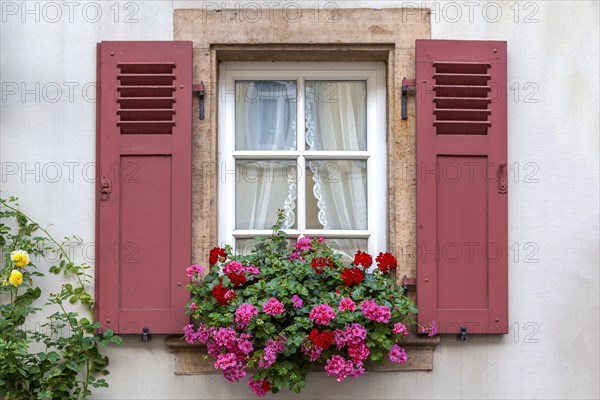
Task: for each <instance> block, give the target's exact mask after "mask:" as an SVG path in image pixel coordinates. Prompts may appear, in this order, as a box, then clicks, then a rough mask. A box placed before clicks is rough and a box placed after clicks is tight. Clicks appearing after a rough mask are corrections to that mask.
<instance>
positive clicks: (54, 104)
mask: <svg viewBox="0 0 600 400" xmlns="http://www.w3.org/2000/svg"><path fill="white" fill-rule="evenodd" d="M50 3H54V4H56V5H57V6H56V7H57V8H55V9H53V8H52V7H54V6H48V4H50ZM404 3H405V5H407V6H408V7H411V11H409V12H410V13H411V14H412V8H415V7H419V6H421V5H422V4H424V5H426V6H429V7H431V8H432V9H433V13H432V18H431V36H432V38H444V39H500V40H507V41H508V46H509V51H508V55H509V59H508V66H509V70H508V79H509V87H511V88H512V89H511V90H510V92H509V96H510V98H509V166H511V167H512V169H511V170H510V172H511V175H509V178H510V182H509V183H510V197H509V243H511V246H512V250H511V257H510V258H511V263H510V265H509V268H510V282H509V287H510V321H511V323H510V325H511V326H512V328H511V333H510V334H509V335H506V336H503V337H495V338H487V339H486V338H470V339H469V340H468V341H467V342H464V343H463V342H457V341H456V340H455V339H454V338H452V337H448V338H444V339H443V341H442V344H441V345H440V346H438V348H437V349H436V351H435V353H434V364H435V367H434V370H433V371H432V372H428V373H425V372H393V373H367V374H366V375H365V376H364V377H362V378H361V379H360V380H357V381H352V380H349V381H346V382H344V383H342V384H338V383H336V382H335V381H333V380H332V379H331V378H328V377H326V376H325V375H324V374H312V375H311V376H310V377H309V381H308V388H307V389H306V390H305V391H304V392H303V393H302V394H301V395H293V394H289V393H282V394H280V395H277V396H272V397H273V398H299V399H314V398H332V399H333V398H335V399H388V398H389V399H400V398H425V399H430V398H440V399H447V398H477V399H479V398H563V399H567V398H568V399H571V398H598V397H599V396H600V393H599V388H598V383H597V379H596V378H597V376H598V374H599V372H600V371H599V360H598V353H599V351H600V348H599V343H598V333H597V332H598V329H599V319H598V314H599V307H598V298H599V291H598V286H599V282H598V265H599V252H598V241H599V236H598V219H599V211H598V203H599V197H598V180H599V176H598V169H599V163H598V158H599V156H600V155H599V150H598V145H599V143H598V138H599V136H600V135H599V126H598V100H599V99H598V93H599V83H598V70H599V67H600V65H599V60H598V48H599V43H598V36H599V35H598V33H599V32H598V25H599V21H598V13H599V6H598V3H596V2H593V1H588V2H584V1H580V2H576V4H574V2H567V1H564V2H559V1H553V2H544V1H534V2H518V3H517V2H514V1H494V2H485V1H481V2H467V1H465V2H425V3H422V2H404ZM23 4H24V3H23V2H20V1H15V2H12V1H5V0H3V1H2V2H1V10H2V20H1V28H0V29H1V30H0V40H1V43H0V45H1V46H0V57H1V60H0V66H1V81H2V97H1V98H0V110H1V115H0V132H1V136H0V161H1V164H0V166H1V169H0V172H1V173H2V175H1V177H0V185H1V186H0V190H1V192H2V195H18V196H20V197H21V198H22V201H21V205H22V207H23V208H24V209H26V210H29V211H30V212H31V213H32V214H34V215H37V216H38V218H39V219H40V220H41V222H42V223H45V224H52V227H51V229H52V230H53V232H55V233H56V236H58V237H61V236H63V234H72V233H74V234H77V235H79V236H82V237H83V238H84V239H85V240H86V241H87V242H88V243H91V242H93V235H94V184H93V164H90V163H93V162H94V160H95V153H94V151H95V148H94V146H95V141H94V135H95V131H94V130H95V124H94V114H95V104H94V99H93V90H92V89H89V87H91V86H93V82H94V81H95V43H96V42H97V41H100V40H151V39H160V40H169V39H172V38H173V12H174V10H175V9H182V8H190V7H191V8H193V7H196V8H198V7H202V4H201V3H198V2H182V1H137V2H135V1H134V2H125V1H123V2H117V3H116V6H115V3H114V2H83V1H81V2H61V1H58V2H35V1H30V2H27V5H26V6H24V5H23ZM236 4H239V7H242V8H243V7H244V5H246V7H248V5H250V4H252V5H258V6H259V7H262V9H263V10H264V12H265V13H267V12H268V10H269V7H271V8H272V7H274V6H273V4H274V3H273V2H265V3H262V2H231V4H230V5H231V6H232V7H235V6H236ZM400 4H401V2H391V1H349V2H344V3H341V2H325V1H323V2H316V1H309V2H295V3H292V2H286V3H280V7H288V8H289V9H290V10H292V11H290V13H292V12H293V9H294V8H297V7H296V5H300V6H306V7H313V9H314V8H315V7H317V8H319V10H320V13H319V18H320V17H324V16H326V15H328V12H330V11H332V10H335V7H336V6H339V7H365V8H382V9H384V12H385V8H386V7H390V6H395V7H398V6H399V5H400ZM220 5H221V2H204V6H205V7H211V8H219V7H220ZM13 6H14V7H13ZM111 6H112V7H113V8H112V9H111V8H110V7H111ZM325 6H327V7H330V8H329V9H327V10H324V9H325ZM24 7H27V9H28V10H32V11H31V12H30V13H29V14H27V13H25V12H24ZM36 7H37V8H36ZM331 7H333V8H331ZM56 9H58V10H60V11H61V13H62V14H61V16H60V18H57V14H56ZM247 9H249V8H247ZM15 10H16V11H15ZM36 10H37V11H36ZM97 10H100V12H101V14H98V13H97ZM117 10H118V11H119V13H118V15H117V13H116V11H117ZM250 11H251V10H250ZM517 11H518V14H517ZM499 12H500V14H499ZM226 15H229V16H231V14H226ZM265 15H268V14H265ZM275 15H277V14H275ZM280 15H281V14H280ZM310 17H311V18H314V15H312V16H310ZM249 18H254V17H253V16H251V15H250V17H249ZM288 18H291V14H290V15H289V16H288ZM36 19H37V22H36ZM234 23H235V21H234ZM398 23H399V24H400V23H401V21H399V22H398ZM13 84H16V87H17V88H18V89H17V92H16V93H14V94H11V93H12V92H13V90H12V89H11V88H14V87H15V85H13ZM38 84H39V85H38ZM36 85H38V86H36ZM9 89H10V90H9ZM24 89H27V90H29V92H28V93H25V92H24V91H23V90H24ZM85 89H89V91H87V90H85ZM57 91H58V92H59V93H60V94H61V97H60V98H59V99H57ZM517 91H518V97H517ZM36 96H37V98H36ZM57 165H58V167H57ZM57 168H58V171H59V172H60V176H59V177H57V175H56V172H55V171H56V170H57ZM90 168H91V169H90ZM517 172H518V174H517ZM89 249H90V247H89V246H87V247H85V248H84V249H79V250H75V254H76V256H77V257H79V258H90V257H91V253H93V252H92V251H89ZM526 256H529V258H526ZM533 261H537V262H533ZM53 284H55V283H53V282H52V281H50V282H49V283H48V288H50V287H51V286H52V285H53ZM107 353H108V355H109V356H110V357H111V371H112V373H111V375H110V376H109V377H108V378H109V382H110V384H111V387H110V389H107V390H100V391H98V392H97V394H96V395H95V398H99V399H101V398H102V399H230V398H235V399H242V398H251V393H249V392H248V391H247V389H246V387H245V385H244V384H239V385H231V384H227V383H226V382H225V381H224V380H223V379H222V378H221V377H219V376H214V375H211V376H175V375H174V374H173V371H174V364H173V363H174V361H173V357H172V355H171V354H170V353H169V352H168V351H167V350H166V348H165V346H164V338H161V337H155V338H154V340H153V341H152V342H150V343H147V344H143V343H140V342H139V339H138V338H128V339H127V340H126V343H125V344H123V345H122V346H120V347H117V348H112V349H110V350H108V352H107Z"/></svg>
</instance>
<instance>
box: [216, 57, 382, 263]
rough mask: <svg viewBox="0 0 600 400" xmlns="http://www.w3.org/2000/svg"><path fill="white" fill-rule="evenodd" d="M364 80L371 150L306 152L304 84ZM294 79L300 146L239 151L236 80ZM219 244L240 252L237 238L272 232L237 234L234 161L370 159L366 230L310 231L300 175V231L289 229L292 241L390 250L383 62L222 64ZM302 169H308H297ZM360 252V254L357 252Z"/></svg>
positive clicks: (219, 140) (298, 214)
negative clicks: (362, 242) (346, 241)
mask: <svg viewBox="0 0 600 400" xmlns="http://www.w3.org/2000/svg"><path fill="white" fill-rule="evenodd" d="M319 79H323V80H364V81H366V83H367V151H308V150H305V144H304V143H305V142H304V141H305V115H304V81H305V80H319ZM236 80H245V81H247V80H295V81H296V84H297V86H296V90H297V96H298V101H297V103H296V104H297V109H296V119H297V121H296V129H297V139H296V140H297V145H296V150H293V151H287V150H286V151H272V150H271V151H237V150H235V148H234V146H235V101H236V94H235V81H236ZM218 100H219V104H218V165H219V171H220V173H219V178H220V179H219V181H218V182H219V183H218V216H217V219H218V232H217V236H218V240H219V243H221V244H225V243H229V244H232V245H233V246H234V247H235V239H236V238H237V239H244V238H253V237H255V236H269V235H270V234H271V230H239V229H235V183H236V182H235V181H236V175H235V162H236V160H242V159H249V160H257V159H268V160H298V161H299V162H301V163H302V164H303V165H304V168H305V166H306V162H305V160H310V159H320V160H323V159H325V160H328V159H329V160H331V159H341V160H352V159H354V160H366V161H367V205H368V206H367V212H368V223H367V224H368V226H367V229H366V230H324V229H306V227H305V226H304V225H305V223H306V218H305V215H304V213H305V205H304V203H305V201H306V200H305V199H306V196H305V187H306V186H305V177H306V174H305V173H304V171H303V170H302V171H300V173H299V181H298V185H297V186H298V196H297V205H296V210H297V221H296V225H297V228H296V229H286V230H285V233H286V235H287V236H288V237H290V238H297V237H300V236H309V237H316V236H323V237H325V238H340V239H341V238H362V239H368V249H360V250H363V251H369V252H370V253H372V254H377V253H378V252H380V251H386V250H387V217H388V213H387V203H388V195H387V190H388V182H387V179H388V178H387V177H388V175H387V156H388V155H387V146H386V141H387V138H386V74H385V64H384V63H383V62H252V61H250V62H237V61H230V62H222V63H221V64H220V66H219V85H218ZM298 168H299V170H300V169H301V168H303V167H301V166H300V165H299V166H298ZM357 250H359V249H357Z"/></svg>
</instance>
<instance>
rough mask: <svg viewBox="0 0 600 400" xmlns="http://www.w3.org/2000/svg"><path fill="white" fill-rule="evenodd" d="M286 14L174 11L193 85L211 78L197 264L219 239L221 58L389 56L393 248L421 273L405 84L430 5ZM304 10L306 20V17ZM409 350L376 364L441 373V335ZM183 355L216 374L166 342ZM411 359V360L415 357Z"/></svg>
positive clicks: (200, 152)
mask: <svg viewBox="0 0 600 400" xmlns="http://www.w3.org/2000/svg"><path fill="white" fill-rule="evenodd" d="M277 11H278V10H269V13H268V14H267V10H264V12H265V15H264V17H263V18H260V19H258V20H257V18H256V14H255V15H254V16H253V17H252V19H249V17H248V16H245V15H244V14H243V12H242V10H227V11H226V12H225V11H220V10H219V11H215V10H211V11H206V10H199V9H190V10H187V9H181V10H176V11H175V13H174V16H173V24H174V39H175V40H190V41H192V42H193V48H194V68H193V75H194V76H193V81H194V83H195V84H197V83H200V81H203V82H204V84H205V85H206V88H207V92H206V97H205V115H206V117H205V119H204V120H203V121H200V120H199V118H198V117H197V116H198V113H199V110H198V107H199V101H198V100H197V99H194V113H193V116H194V119H193V184H192V185H193V186H192V193H193V194H192V196H193V211H192V218H193V224H192V226H193V228H192V229H193V230H192V238H193V246H192V247H193V248H192V258H193V260H194V262H200V263H207V261H208V259H207V257H208V251H209V250H210V249H211V248H212V247H214V245H215V244H216V243H217V232H216V227H217V219H218V205H217V201H218V200H217V185H218V182H219V179H221V176H220V173H219V169H218V166H217V162H216V159H217V134H218V133H217V125H218V118H217V112H218V96H217V90H218V88H216V84H215V82H218V76H217V74H218V64H219V62H220V61H384V62H385V63H386V74H387V99H386V102H387V121H386V125H387V128H386V130H387V148H388V161H387V162H388V175H389V176H388V201H389V204H393V205H394V207H389V210H388V214H389V216H388V230H389V234H388V240H389V245H388V246H389V250H390V251H391V252H393V253H394V254H395V255H396V256H397V258H398V260H399V266H398V271H397V276H398V277H402V276H404V275H406V276H409V277H414V276H415V273H416V259H415V248H416V246H415V243H416V227H415V216H416V189H415V178H414V164H415V118H414V117H415V109H414V99H412V98H409V102H408V119H407V120H402V119H401V115H400V103H401V86H402V85H401V83H402V79H403V78H404V77H406V78H413V77H414V71H415V59H414V57H415V53H414V49H415V40H416V39H428V38H430V37H431V31H430V29H431V28H430V21H429V16H430V12H429V10H418V11H416V10H414V9H401V8H397V9H367V8H360V9H338V10H337V11H336V14H335V20H334V21H328V20H326V18H325V17H324V16H322V17H317V16H316V15H318V14H315V13H314V10H300V13H299V14H298V13H296V14H294V15H295V16H296V17H295V19H293V20H292V19H291V18H285V17H284V14H283V13H281V14H280V13H279V12H277ZM298 15H300V16H301V17H300V18H299V19H298ZM407 339H408V340H406V341H405V347H406V349H407V353H408V356H409V361H408V362H407V363H406V364H402V365H397V364H394V365H391V364H393V363H387V364H383V365H376V366H373V367H372V368H369V369H370V370H375V371H390V370H412V371H414V370H421V371H428V370H431V369H433V350H434V349H435V346H436V345H437V344H438V343H439V338H437V337H436V338H428V337H421V336H417V335H409V336H408V337H407ZM166 344H167V346H168V347H169V348H170V349H171V351H172V352H173V353H174V355H175V365H176V369H175V373H176V374H181V375H188V374H199V373H212V372H215V370H214V367H213V366H212V362H210V361H204V360H202V357H201V354H205V353H206V349H205V348H204V347H203V346H200V345H188V344H187V343H185V342H183V341H182V340H181V339H179V338H168V339H167V341H166ZM411 360H412V361H411Z"/></svg>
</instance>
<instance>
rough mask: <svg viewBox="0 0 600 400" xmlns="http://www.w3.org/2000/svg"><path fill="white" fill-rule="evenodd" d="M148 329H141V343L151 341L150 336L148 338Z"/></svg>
mask: <svg viewBox="0 0 600 400" xmlns="http://www.w3.org/2000/svg"><path fill="white" fill-rule="evenodd" d="M149 332H150V329H148V327H147V326H145V327H144V329H142V342H147V341H149V340H152V336H150V333H149Z"/></svg>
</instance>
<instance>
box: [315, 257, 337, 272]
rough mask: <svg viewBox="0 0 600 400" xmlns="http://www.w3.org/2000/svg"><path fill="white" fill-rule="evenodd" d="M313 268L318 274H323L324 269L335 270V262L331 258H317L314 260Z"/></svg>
mask: <svg viewBox="0 0 600 400" xmlns="http://www.w3.org/2000/svg"><path fill="white" fill-rule="evenodd" d="M312 267H313V269H314V270H315V272H316V273H317V274H322V273H323V268H325V267H329V268H333V261H331V259H330V258H329V257H317V258H313V259H312Z"/></svg>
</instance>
